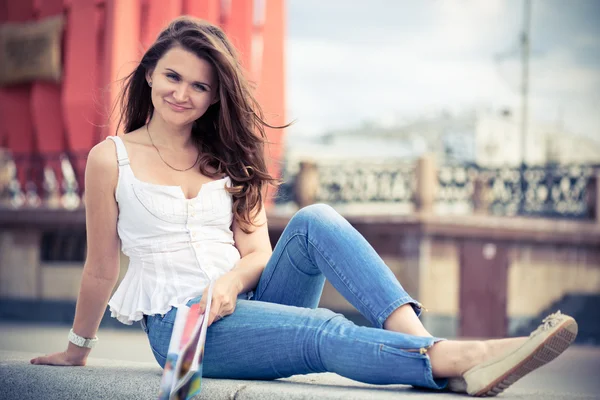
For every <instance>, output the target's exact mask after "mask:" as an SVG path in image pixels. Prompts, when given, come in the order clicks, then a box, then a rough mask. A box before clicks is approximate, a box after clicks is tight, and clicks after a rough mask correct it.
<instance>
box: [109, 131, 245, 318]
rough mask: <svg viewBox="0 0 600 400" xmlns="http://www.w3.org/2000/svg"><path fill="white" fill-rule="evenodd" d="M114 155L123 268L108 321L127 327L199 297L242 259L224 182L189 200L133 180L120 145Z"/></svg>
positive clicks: (174, 191) (175, 188)
mask: <svg viewBox="0 0 600 400" xmlns="http://www.w3.org/2000/svg"><path fill="white" fill-rule="evenodd" d="M108 139H110V140H112V141H113V142H114V143H115V145H116V148H117V160H118V164H119V180H118V183H117V188H116V193H115V197H116V200H117V203H118V207H119V216H118V222H117V230H118V234H119V237H120V239H121V246H122V250H123V253H124V254H125V255H126V256H128V257H129V268H128V270H127V273H126V274H125V277H124V278H123V280H122V281H121V284H120V285H119V287H118V289H117V290H116V292H115V293H114V295H113V296H112V298H111V299H110V301H109V303H108V305H109V307H110V311H111V316H112V317H114V318H117V319H118V320H119V321H120V322H122V323H124V324H128V325H131V324H132V323H133V322H134V321H139V320H141V319H142V317H143V315H144V314H146V315H154V314H165V313H167V312H168V311H169V310H170V309H171V307H177V306H180V305H183V304H186V303H187V301H188V300H190V299H192V298H194V297H197V296H200V295H201V294H202V292H203V291H204V289H205V288H206V286H207V285H208V283H209V282H210V281H213V280H216V279H217V278H219V277H220V276H222V275H224V274H225V273H226V272H228V271H230V270H231V269H233V267H234V265H235V263H236V262H237V261H238V260H239V259H240V253H239V251H238V250H237V248H236V247H235V246H234V240H233V232H232V231H231V228H230V227H231V223H232V221H233V209H232V208H233V207H232V198H231V195H230V194H229V193H228V192H227V191H226V190H225V186H231V178H229V177H225V178H223V179H219V180H216V181H212V182H208V183H205V184H204V185H203V186H202V187H201V188H200V191H199V192H198V195H197V196H196V197H194V198H193V199H189V200H188V199H186V197H185V195H184V193H183V191H182V190H181V187H179V186H164V185H157V184H151V183H146V182H142V181H140V180H138V179H137V178H136V177H135V176H134V174H133V171H132V169H131V166H130V165H129V157H128V155H127V150H126V149H125V145H124V144H123V141H122V140H121V138H120V137H118V136H109V137H108Z"/></svg>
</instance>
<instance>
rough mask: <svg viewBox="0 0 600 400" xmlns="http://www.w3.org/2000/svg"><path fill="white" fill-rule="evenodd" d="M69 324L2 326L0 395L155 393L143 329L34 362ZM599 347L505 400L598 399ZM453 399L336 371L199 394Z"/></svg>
mask: <svg viewBox="0 0 600 400" xmlns="http://www.w3.org/2000/svg"><path fill="white" fill-rule="evenodd" d="M67 332H68V327H65V326H50V325H34V324H8V323H0V388H2V394H1V395H0V397H1V398H3V399H17V398H18V399H29V398H31V399H34V398H40V399H42V398H43V399H80V398H92V399H119V398H127V399H150V398H156V395H157V394H158V384H159V381H160V375H161V370H160V368H159V367H158V365H157V364H156V362H155V361H154V359H153V356H152V354H151V352H150V349H149V348H148V343H147V339H146V337H145V335H144V334H143V332H142V331H141V330H140V331H139V332H136V331H129V330H127V331H124V330H109V329H103V330H101V331H100V333H99V336H100V337H101V340H100V342H99V344H98V346H97V348H96V349H94V351H93V353H92V356H93V358H91V359H90V361H89V365H88V366H87V367H85V368H63V367H46V366H34V365H30V364H28V360H29V358H31V357H32V356H35V355H38V354H42V353H50V352H54V351H60V350H63V349H64V347H65V346H66V343H67V341H66V335H67ZM599 378H600V348H598V347H587V346H575V347H572V348H570V349H569V350H567V351H566V352H565V353H564V354H563V355H561V356H560V357H559V358H558V359H557V360H556V361H554V362H553V363H551V364H549V365H547V366H546V367H544V368H541V369H540V370H537V371H535V372H533V373H532V374H530V375H528V376H527V377H525V378H523V379H522V380H521V381H519V382H517V383H516V384H515V385H513V386H512V387H511V388H510V389H509V390H508V391H506V392H505V393H504V394H502V395H501V396H500V397H499V398H503V399H524V398H527V399H549V400H553V399H600V379H599ZM406 397H413V398H419V399H444V398H445V399H449V398H453V399H457V398H460V396H459V395H456V394H451V393H433V392H426V391H419V390H416V389H413V388H411V387H409V386H404V385H389V386H374V385H365V384H361V383H358V382H355V381H352V380H349V379H346V378H342V377H340V376H338V375H336V374H311V375H304V376H294V377H291V378H287V379H280V380H276V381H240V380H220V379H205V380H204V383H203V392H202V394H201V396H200V397H199V398H200V399H234V398H235V399H281V398H286V399H376V400H378V399H401V398H406Z"/></svg>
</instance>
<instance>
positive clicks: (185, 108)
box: [165, 100, 188, 111]
mask: <svg viewBox="0 0 600 400" xmlns="http://www.w3.org/2000/svg"><path fill="white" fill-rule="evenodd" d="M165 102H166V103H167V104H168V105H170V106H171V108H173V109H174V110H177V111H185V110H187V109H188V108H187V107H182V106H178V105H176V104H173V103H171V102H168V101H166V100H165Z"/></svg>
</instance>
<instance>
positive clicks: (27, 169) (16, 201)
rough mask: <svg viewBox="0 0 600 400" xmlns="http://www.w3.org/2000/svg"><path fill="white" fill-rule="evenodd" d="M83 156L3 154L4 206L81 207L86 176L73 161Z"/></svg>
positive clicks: (0, 184)
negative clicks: (77, 170) (78, 171)
mask: <svg viewBox="0 0 600 400" xmlns="http://www.w3.org/2000/svg"><path fill="white" fill-rule="evenodd" d="M77 157H79V158H81V157H83V158H85V155H81V154H67V153H53V154H48V153H47V154H43V155H42V154H33V155H22V154H8V153H4V154H2V157H0V207H4V208H13V209H20V208H38V207H50V208H66V209H74V208H77V207H79V206H80V205H81V197H80V196H81V194H82V191H83V177H79V176H77V174H76V172H75V170H74V169H73V166H72V164H71V160H74V159H76V158H77Z"/></svg>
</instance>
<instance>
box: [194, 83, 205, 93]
mask: <svg viewBox="0 0 600 400" xmlns="http://www.w3.org/2000/svg"><path fill="white" fill-rule="evenodd" d="M194 89H196V90H198V91H199V92H206V86H204V85H199V84H195V85H194Z"/></svg>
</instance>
